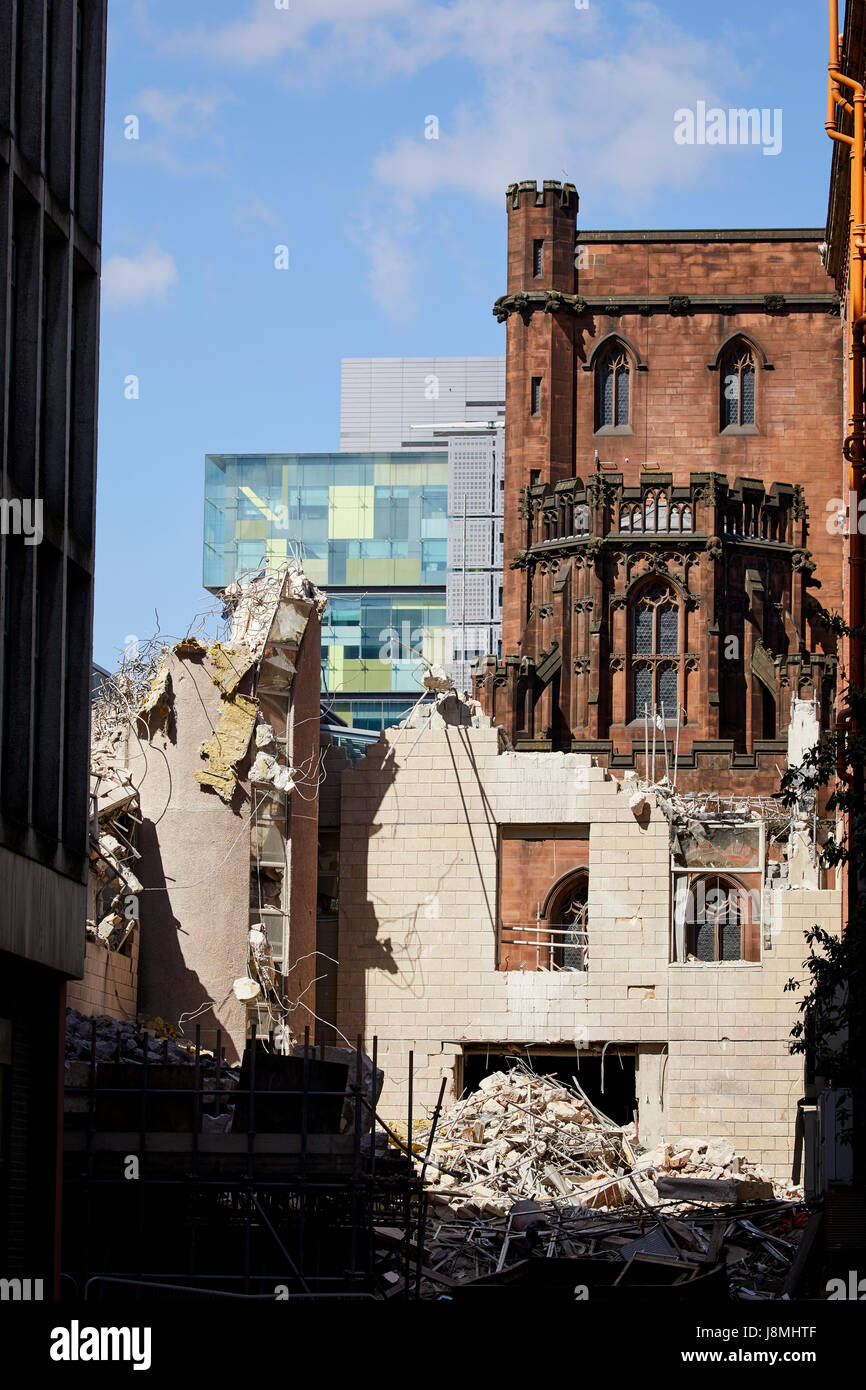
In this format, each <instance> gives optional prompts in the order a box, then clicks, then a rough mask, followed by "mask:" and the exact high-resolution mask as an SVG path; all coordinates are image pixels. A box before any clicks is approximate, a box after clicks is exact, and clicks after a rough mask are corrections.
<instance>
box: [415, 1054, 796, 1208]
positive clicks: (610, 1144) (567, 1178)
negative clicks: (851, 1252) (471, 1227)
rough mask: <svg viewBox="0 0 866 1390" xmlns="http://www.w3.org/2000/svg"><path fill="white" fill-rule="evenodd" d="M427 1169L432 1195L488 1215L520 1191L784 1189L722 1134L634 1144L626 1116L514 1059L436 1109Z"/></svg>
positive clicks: (561, 1196)
mask: <svg viewBox="0 0 866 1390" xmlns="http://www.w3.org/2000/svg"><path fill="white" fill-rule="evenodd" d="M426 1137H427V1138H428V1141H429V1131H428V1134H427V1136H426ZM422 1140H423V1136H422ZM420 1148H421V1152H424V1149H425V1146H423V1144H422V1146H420ZM428 1175H429V1180H430V1184H431V1189H432V1193H433V1196H434V1200H436V1199H439V1198H441V1199H442V1200H444V1201H447V1202H448V1203H449V1204H450V1205H451V1206H456V1207H459V1206H460V1205H461V1203H462V1202H464V1201H467V1200H468V1201H471V1202H472V1203H473V1204H474V1206H475V1207H477V1208H478V1209H479V1210H481V1211H484V1212H486V1213H487V1214H489V1215H492V1216H504V1215H506V1214H507V1212H508V1210H509V1208H510V1206H511V1204H512V1202H515V1201H519V1200H521V1199H523V1198H533V1199H535V1200H539V1201H553V1200H556V1201H561V1202H562V1201H564V1202H568V1203H570V1204H572V1205H578V1206H583V1207H587V1208H590V1209H598V1208H616V1207H620V1206H622V1205H623V1203H629V1202H634V1201H637V1202H639V1203H645V1204H647V1205H650V1206H653V1205H655V1204H656V1203H657V1202H658V1201H659V1199H660V1197H666V1198H674V1197H676V1196H677V1195H679V1197H680V1199H681V1200H688V1199H689V1197H692V1198H694V1197H697V1198H698V1199H704V1200H713V1191H714V1190H715V1192H716V1200H721V1201H725V1200H731V1199H734V1200H747V1199H749V1198H758V1197H760V1198H765V1197H773V1196H775V1195H780V1196H781V1195H785V1196H787V1195H789V1194H790V1189H788V1188H784V1187H783V1186H782V1185H781V1184H779V1190H778V1193H777V1190H776V1188H774V1185H773V1181H772V1179H771V1177H770V1175H769V1174H768V1173H766V1172H765V1171H764V1170H763V1169H762V1168H761V1167H760V1165H759V1164H757V1163H753V1162H750V1161H749V1160H748V1159H746V1158H745V1157H743V1156H740V1155H737V1154H735V1152H734V1148H733V1145H731V1144H728V1143H725V1142H724V1141H721V1140H708V1139H704V1140H694V1141H690V1142H688V1143H686V1142H683V1143H681V1144H680V1145H678V1146H675V1145H673V1144H661V1145H659V1147H658V1148H657V1149H654V1150H653V1151H652V1152H650V1153H645V1152H641V1150H640V1149H639V1146H638V1144H637V1139H636V1135H635V1128H634V1125H626V1126H621V1125H617V1124H614V1123H613V1121H612V1120H609V1119H608V1118H607V1117H606V1116H605V1115H602V1114H601V1112H600V1111H599V1110H598V1109H596V1107H595V1106H594V1105H593V1104H592V1102H591V1101H590V1100H589V1098H588V1097H587V1096H586V1095H585V1094H584V1093H583V1091H581V1090H580V1088H579V1085H578V1083H575V1086H574V1088H572V1087H569V1086H565V1085H563V1084H562V1082H560V1081H557V1080H556V1079H555V1078H553V1077H549V1076H539V1075H538V1074H537V1073H536V1072H533V1071H531V1070H529V1068H526V1067H522V1066H516V1067H512V1068H511V1070H510V1071H507V1072H501V1071H500V1072H494V1073H493V1074H492V1075H491V1076H488V1077H485V1079H484V1080H483V1081H482V1082H481V1085H480V1087H479V1088H478V1090H477V1091H475V1092H474V1093H473V1094H472V1095H469V1096H466V1097H465V1098H464V1099H463V1100H460V1101H457V1102H456V1104H455V1105H453V1106H452V1107H451V1108H450V1109H449V1110H447V1111H446V1112H445V1113H444V1114H443V1116H442V1118H441V1120H440V1122H439V1125H438V1127H437V1130H436V1134H435V1136H434V1138H433V1143H432V1147H431V1148H430V1154H429V1169H428ZM714 1183H715V1184H717V1185H718V1186H717V1188H716V1189H713V1187H712V1184H714ZM699 1187H700V1189H701V1190H700V1191H698V1188H699ZM791 1195H793V1194H791Z"/></svg>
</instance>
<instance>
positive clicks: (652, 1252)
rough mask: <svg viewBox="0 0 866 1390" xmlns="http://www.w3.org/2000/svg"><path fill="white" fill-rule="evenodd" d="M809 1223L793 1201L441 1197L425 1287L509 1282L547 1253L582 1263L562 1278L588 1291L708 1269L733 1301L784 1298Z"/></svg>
mask: <svg viewBox="0 0 866 1390" xmlns="http://www.w3.org/2000/svg"><path fill="white" fill-rule="evenodd" d="M807 1226H808V1215H807V1213H806V1211H805V1209H804V1208H803V1206H802V1204H801V1203H793V1202H792V1203H782V1202H776V1201H774V1202H750V1203H745V1204H741V1205H739V1206H736V1207H729V1206H726V1207H719V1206H713V1207H709V1208H705V1209H703V1210H698V1209H691V1210H686V1211H684V1210H682V1209H681V1207H680V1206H679V1204H673V1203H671V1204H667V1205H666V1206H659V1207H656V1208H655V1209H649V1208H647V1207H641V1206H639V1205H634V1206H631V1207H623V1208H621V1209H620V1210H618V1211H591V1210H587V1209H586V1208H585V1207H577V1206H574V1205H567V1204H563V1203H561V1202H548V1203H540V1202H535V1201H522V1202H516V1203H515V1204H514V1205H513V1206H512V1208H511V1210H510V1212H509V1214H508V1216H500V1217H494V1218H491V1217H489V1216H482V1215H481V1213H480V1212H479V1211H478V1210H477V1208H473V1206H472V1205H471V1204H467V1205H466V1206H464V1207H463V1208H462V1210H461V1211H455V1210H453V1209H452V1207H451V1206H450V1205H449V1204H447V1203H442V1202H439V1203H436V1204H435V1205H434V1206H433V1208H432V1209H431V1210H430V1214H429V1216H428V1222H427V1233H426V1241H425V1249H424V1266H423V1270H422V1284H421V1291H422V1295H423V1296H425V1297H429V1298H439V1297H441V1296H442V1294H443V1292H444V1290H445V1289H446V1288H450V1289H452V1290H453V1289H454V1288H460V1287H465V1286H466V1285H472V1284H473V1283H474V1281H481V1282H483V1283H490V1282H493V1281H495V1280H497V1279H501V1280H502V1281H503V1282H511V1281H512V1280H514V1279H515V1277H516V1276H517V1277H519V1276H521V1275H522V1276H523V1277H524V1278H525V1277H526V1263H525V1262H527V1261H532V1260H537V1259H542V1260H545V1261H549V1260H560V1261H577V1262H578V1263H577V1264H571V1265H564V1266H563V1267H562V1269H563V1274H562V1278H563V1281H564V1282H565V1283H568V1282H569V1280H570V1281H571V1282H572V1283H575V1282H585V1283H586V1284H587V1286H588V1289H589V1296H590V1297H593V1296H595V1294H596V1293H597V1292H599V1291H600V1290H601V1289H603V1288H606V1287H607V1288H612V1287H613V1286H615V1287H616V1288H620V1287H627V1286H632V1287H642V1286H646V1285H653V1286H655V1287H658V1286H659V1285H660V1284H661V1285H669V1286H670V1287H671V1288H672V1290H673V1291H676V1289H677V1288H680V1289H681V1290H682V1286H683V1285H686V1284H689V1283H691V1282H692V1281H693V1280H695V1279H700V1280H702V1281H703V1279H704V1278H705V1277H706V1276H708V1275H712V1277H713V1278H714V1279H715V1280H717V1281H718V1287H719V1291H720V1292H721V1291H722V1289H723V1288H726V1289H727V1293H728V1295H729V1296H730V1297H731V1298H735V1299H741V1300H763V1299H774V1298H780V1297H782V1295H783V1294H785V1295H786V1296H788V1288H789V1280H790V1278H791V1270H792V1266H793V1264H794V1259H795V1257H796V1255H797V1251H798V1247H799V1244H800V1241H801V1240H802V1239H803V1238H804V1236H805V1234H806V1230H807ZM548 1268H549V1269H552V1268H553V1267H552V1266H548ZM701 1287H703V1283H702V1284H701Z"/></svg>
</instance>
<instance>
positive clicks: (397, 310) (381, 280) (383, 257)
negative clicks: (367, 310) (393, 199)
mask: <svg viewBox="0 0 866 1390" xmlns="http://www.w3.org/2000/svg"><path fill="white" fill-rule="evenodd" d="M365 231H366V236H365V240H366V251H367V255H368V256H369V259H370V275H369V281H370V293H371V295H372V296H373V299H374V300H375V302H376V303H377V304H378V305H379V308H380V309H382V310H384V312H385V313H386V314H387V315H388V317H389V318H391V319H396V320H398V321H400V322H405V321H406V320H407V319H409V318H411V311H412V309H413V307H414V306H413V302H412V293H413V280H414V262H413V258H412V255H411V253H410V250H409V239H408V236H405V237H403V238H399V239H398V238H397V237H395V236H394V234H393V233H392V232H390V231H388V230H387V228H385V227H376V228H367V229H365ZM362 235H363V233H362Z"/></svg>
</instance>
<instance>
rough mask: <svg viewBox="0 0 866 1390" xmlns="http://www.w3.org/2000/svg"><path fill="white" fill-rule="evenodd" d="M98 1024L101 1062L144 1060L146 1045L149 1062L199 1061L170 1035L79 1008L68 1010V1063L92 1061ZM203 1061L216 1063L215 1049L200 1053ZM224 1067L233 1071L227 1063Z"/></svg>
mask: <svg viewBox="0 0 866 1390" xmlns="http://www.w3.org/2000/svg"><path fill="white" fill-rule="evenodd" d="M94 1024H95V1025H96V1031H95V1038H96V1061H97V1062H143V1061H144V1056H145V1048H146V1049H147V1060H148V1062H161V1063H166V1062H167V1063H168V1064H169V1065H170V1066H172V1065H174V1066H184V1067H191V1066H194V1064H195V1056H194V1053H193V1051H192V1050H191V1049H190V1048H189V1047H186V1046H185V1045H184V1044H183V1043H180V1042H177V1041H175V1039H174V1038H171V1037H169V1036H164V1037H161V1038H160V1037H155V1036H154V1035H153V1034H152V1033H150V1032H147V1031H145V1030H144V1029H143V1028H142V1026H141V1025H140V1024H139V1023H136V1022H135V1021H133V1020H131V1019H115V1018H107V1017H105V1016H103V1017H101V1018H96V1019H94V1018H89V1017H88V1016H87V1015H86V1014H80V1013H79V1012H78V1010H77V1009H67V1010H66V1064H67V1066H69V1065H70V1063H72V1062H89V1061H90V1057H91V1050H92V1047H93V1039H94ZM200 1065H201V1066H202V1067H203V1068H204V1069H207V1068H209V1067H213V1065H214V1059H213V1056H212V1054H211V1053H209V1052H204V1051H202V1052H201V1053H200ZM222 1071H223V1073H224V1074H225V1075H229V1074H230V1070H229V1068H227V1067H226V1066H225V1064H223V1067H222Z"/></svg>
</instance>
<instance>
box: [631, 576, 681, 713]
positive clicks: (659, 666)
mask: <svg viewBox="0 0 866 1390" xmlns="http://www.w3.org/2000/svg"><path fill="white" fill-rule="evenodd" d="M629 616H630V625H629V626H630V633H631V694H632V701H631V703H632V718H633V719H642V718H643V717H644V715H645V714H650V715H651V714H652V713H653V712H654V710H657V711H658V713H659V714H661V713H662V707H664V709H663V712H664V717H665V719H675V718H676V714H677V707H678V704H679V667H680V661H679V658H680V628H679V606H678V604H677V601H676V598H675V596H674V593H673V590H672V589H670V588H669V586H668V585H666V584H659V583H655V584H650V585H648V586H647V587H646V588H644V589H641V590H640V591H639V593H638V595H637V597H636V598H635V599H634V601H633V603H632V606H631V612H630V615H629Z"/></svg>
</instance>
